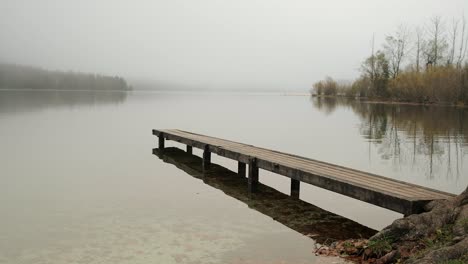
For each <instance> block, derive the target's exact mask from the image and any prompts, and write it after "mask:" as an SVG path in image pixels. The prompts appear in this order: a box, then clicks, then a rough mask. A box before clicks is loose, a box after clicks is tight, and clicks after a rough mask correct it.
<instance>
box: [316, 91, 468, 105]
mask: <svg viewBox="0 0 468 264" xmlns="http://www.w3.org/2000/svg"><path fill="white" fill-rule="evenodd" d="M310 96H311V97H313V98H327V99H344V100H353V101H357V102H360V103H365V104H387V105H414V106H443V107H456V108H468V105H465V104H453V103H444V102H424V103H420V102H411V101H401V100H393V99H389V100H385V99H382V98H369V97H363V98H359V97H356V98H354V97H348V96H339V95H315V94H313V95H310Z"/></svg>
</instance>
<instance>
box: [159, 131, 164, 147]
mask: <svg viewBox="0 0 468 264" xmlns="http://www.w3.org/2000/svg"><path fill="white" fill-rule="evenodd" d="M158 138H159V149H160V150H163V149H164V134H163V133H161V134H159V136H158Z"/></svg>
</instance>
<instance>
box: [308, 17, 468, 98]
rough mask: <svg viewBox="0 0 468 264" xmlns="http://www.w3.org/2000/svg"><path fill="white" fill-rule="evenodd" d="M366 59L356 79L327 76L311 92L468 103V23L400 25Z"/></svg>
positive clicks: (437, 21) (436, 21)
mask: <svg viewBox="0 0 468 264" xmlns="http://www.w3.org/2000/svg"><path fill="white" fill-rule="evenodd" d="M373 43H374V38H373V40H372V50H371V52H370V54H371V55H370V56H369V57H368V58H365V59H364V61H363V62H362V63H361V66H360V71H361V76H360V77H359V78H357V79H356V80H354V81H352V82H338V81H335V80H334V79H333V78H331V77H326V78H325V79H324V80H320V81H318V82H316V83H314V84H313V88H312V89H311V91H310V93H311V95H312V96H329V97H349V98H356V99H361V98H364V99H365V100H368V101H377V102H394V103H414V104H427V105H439V104H440V105H451V106H468V62H467V60H466V57H467V53H468V23H467V20H466V19H465V17H462V18H459V19H453V20H452V21H451V22H450V23H446V22H445V21H444V20H443V19H442V18H440V17H433V18H431V19H430V20H429V21H428V22H427V23H426V25H425V26H423V27H416V28H414V29H411V30H410V29H409V28H408V27H407V26H405V25H400V26H399V27H398V28H397V30H396V31H395V32H393V33H392V34H390V35H387V36H386V38H385V42H384V44H383V46H382V47H381V49H379V50H377V51H374V44H373Z"/></svg>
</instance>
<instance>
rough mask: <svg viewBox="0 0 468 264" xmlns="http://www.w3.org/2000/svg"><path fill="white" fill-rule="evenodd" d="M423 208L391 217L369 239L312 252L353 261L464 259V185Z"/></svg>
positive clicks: (467, 245)
mask: <svg viewBox="0 0 468 264" xmlns="http://www.w3.org/2000/svg"><path fill="white" fill-rule="evenodd" d="M425 211H426V212H424V213H421V214H415V215H410V216H408V217H404V218H401V219H397V220H395V221H394V222H393V223H392V224H391V225H389V226H388V227H386V228H384V229H383V230H381V231H380V232H378V233H377V234H375V235H374V236H372V237H371V238H370V239H351V240H343V241H338V242H335V243H333V244H332V245H330V246H329V247H321V248H319V249H317V251H316V254H317V255H327V256H341V257H343V258H345V259H348V260H350V261H352V262H355V263H379V264H380V263H381V264H384V263H414V264H416V263H421V264H422V263H451V264H458V263H460V264H461V263H467V262H468V188H467V189H466V190H465V191H464V192H463V193H462V194H460V195H459V196H457V197H454V198H453V199H451V200H439V201H433V202H430V203H428V204H427V205H426V207H425Z"/></svg>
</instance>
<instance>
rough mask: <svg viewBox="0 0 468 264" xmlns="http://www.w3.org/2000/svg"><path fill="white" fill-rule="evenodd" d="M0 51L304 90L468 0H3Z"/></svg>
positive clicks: (4, 56) (55, 63)
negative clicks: (388, 38)
mask: <svg viewBox="0 0 468 264" xmlns="http://www.w3.org/2000/svg"><path fill="white" fill-rule="evenodd" d="M0 11H1V15H0V33H1V40H0V60H1V61H4V62H10V63H18V64H28V65H35V66H41V67H43V68H47V69H58V70H74V71H83V72H97V73H102V74H111V75H121V76H123V77H125V78H127V79H145V80H164V81H171V82H176V83H181V84H190V85H195V86H202V87H217V88H230V89H232V88H236V87H239V88H242V89H248V88H262V89H281V90H301V89H302V90H304V89H308V88H309V87H311V84H312V83H313V82H314V81H316V80H318V79H320V78H323V77H325V76H326V75H331V76H333V77H336V78H337V79H353V78H355V77H357V76H358V75H359V71H358V69H359V64H360V62H361V61H362V60H363V59H364V58H365V57H366V56H369V54H370V47H371V39H372V34H373V33H375V36H376V46H380V44H381V43H382V41H383V39H384V37H385V35H386V34H389V33H392V31H394V30H395V29H396V27H397V26H398V25H399V24H401V23H405V24H407V25H409V26H415V25H424V23H425V22H426V21H427V20H428V19H429V18H430V17H431V16H434V15H440V16H442V17H444V18H445V20H446V22H450V21H451V19H452V18H453V17H454V16H457V17H460V16H461V15H463V14H465V16H468V15H467V12H468V1H467V0H450V1H447V0H445V1H442V0H438V1H436V0H424V1H416V0H406V1H403V0H398V1H396V0H392V1H389V0H387V1H382V0H354V1H353V0H343V1H338V0H334V1H331V0H327V1H325V0H322V1H313V0H304V1H299V0H297V1H295V0H289V1H286V0H284V1H277V0H262V1H260V0H232V1H227V0H224V1H223V0H199V1H197V0H186V1H179V0H167V1H158V0H147V1H135V0H134V1H118V0H79V1H76V0H73V1H71V0H57V1H52V0H30V1H23V0H0Z"/></svg>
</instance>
